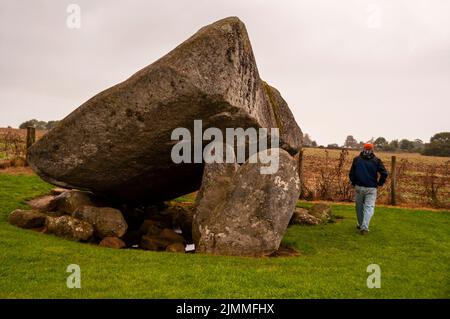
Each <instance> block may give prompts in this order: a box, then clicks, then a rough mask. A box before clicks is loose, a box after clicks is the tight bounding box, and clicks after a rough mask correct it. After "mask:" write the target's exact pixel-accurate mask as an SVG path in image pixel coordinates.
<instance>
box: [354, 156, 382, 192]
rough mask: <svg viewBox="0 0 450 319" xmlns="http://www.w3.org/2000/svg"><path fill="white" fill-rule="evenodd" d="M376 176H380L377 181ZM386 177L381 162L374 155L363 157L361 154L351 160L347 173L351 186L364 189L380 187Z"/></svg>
mask: <svg viewBox="0 0 450 319" xmlns="http://www.w3.org/2000/svg"><path fill="white" fill-rule="evenodd" d="M378 174H380V178H379V179H378ZM387 176H388V172H387V171H386V168H385V167H384V165H383V162H382V161H381V160H380V159H379V158H378V157H376V156H375V154H373V153H372V154H371V155H369V156H365V155H363V153H362V152H361V154H359V156H357V157H355V158H354V159H353V163H352V167H351V168H350V173H349V177H350V181H351V182H352V185H358V186H364V187H377V186H382V185H383V184H384V183H385V182H386V178H387Z"/></svg>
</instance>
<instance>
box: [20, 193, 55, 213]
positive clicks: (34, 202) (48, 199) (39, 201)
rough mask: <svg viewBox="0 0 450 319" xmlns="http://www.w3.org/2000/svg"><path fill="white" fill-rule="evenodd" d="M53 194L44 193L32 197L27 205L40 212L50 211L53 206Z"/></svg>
mask: <svg viewBox="0 0 450 319" xmlns="http://www.w3.org/2000/svg"><path fill="white" fill-rule="evenodd" d="M54 198H55V196H52V195H45V196H40V197H36V198H33V199H31V200H29V201H28V202H27V204H28V206H30V207H31V209H33V210H37V211H40V212H48V211H52V210H53V209H54V208H55V207H52V206H53V203H54V201H53V199H54Z"/></svg>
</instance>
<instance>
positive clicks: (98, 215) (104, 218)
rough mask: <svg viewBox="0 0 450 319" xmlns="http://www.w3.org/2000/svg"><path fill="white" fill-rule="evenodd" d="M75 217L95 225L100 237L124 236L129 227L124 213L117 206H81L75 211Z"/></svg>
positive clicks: (96, 234) (97, 234)
mask: <svg viewBox="0 0 450 319" xmlns="http://www.w3.org/2000/svg"><path fill="white" fill-rule="evenodd" d="M73 217H75V218H78V219H81V220H84V221H86V222H88V223H90V224H91V225H92V226H94V231H95V236H97V237H99V238H104V237H122V236H123V235H124V234H125V232H126V231H127V228H128V225H127V222H126V221H125V219H124V218H123V216H122V213H121V212H120V210H118V209H115V208H110V207H94V206H81V207H79V208H78V209H77V210H75V211H74V213H73Z"/></svg>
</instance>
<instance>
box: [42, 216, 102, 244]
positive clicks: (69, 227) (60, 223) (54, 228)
mask: <svg viewBox="0 0 450 319" xmlns="http://www.w3.org/2000/svg"><path fill="white" fill-rule="evenodd" d="M45 226H46V227H47V231H46V232H47V233H49V234H54V235H56V236H60V237H65V238H67V239H71V240H76V241H85V240H89V239H90V238H91V237H92V235H93V234H94V227H92V225H91V224H89V223H88V222H85V221H82V220H79V219H76V218H74V217H72V216H67V215H65V216H60V217H50V216H47V218H46V221H45Z"/></svg>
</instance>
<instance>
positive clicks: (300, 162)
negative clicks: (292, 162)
mask: <svg viewBox="0 0 450 319" xmlns="http://www.w3.org/2000/svg"><path fill="white" fill-rule="evenodd" d="M298 178H299V180H300V198H302V195H303V193H304V191H303V185H304V183H303V148H302V149H301V150H300V152H298Z"/></svg>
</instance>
